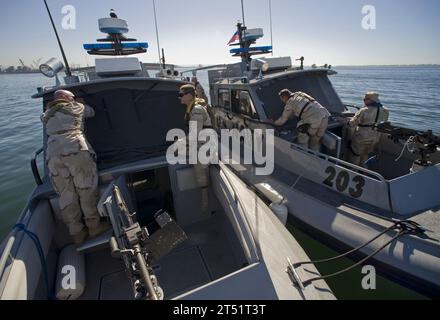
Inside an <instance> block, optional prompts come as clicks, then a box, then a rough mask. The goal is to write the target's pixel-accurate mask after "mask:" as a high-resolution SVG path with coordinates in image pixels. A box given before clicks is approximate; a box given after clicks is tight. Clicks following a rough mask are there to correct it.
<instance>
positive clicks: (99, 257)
mask: <svg viewBox="0 0 440 320" xmlns="http://www.w3.org/2000/svg"><path fill="white" fill-rule="evenodd" d="M185 232H186V233H187V236H188V240H187V241H186V242H185V243H184V244H182V245H181V246H180V247H178V248H177V249H175V250H174V251H173V252H172V253H170V254H169V255H167V256H166V257H164V258H163V259H161V260H160V261H159V263H157V264H155V265H154V266H153V269H154V270H155V273H156V276H157V277H158V279H159V282H160V285H161V287H162V289H163V290H164V293H165V298H166V299H172V298H173V297H177V296H178V295H180V294H182V293H183V292H185V291H188V290H191V289H194V288H197V287H199V286H202V285H204V284H207V283H209V282H211V281H213V280H216V279H219V278H221V277H223V276H225V275H227V274H229V273H232V272H234V271H236V270H238V269H240V268H242V267H244V264H243V261H244V256H238V255H239V253H238V252H237V246H240V245H239V243H238V240H237V239H236V237H235V235H234V232H233V229H232V227H231V225H230V223H229V221H228V220H227V217H226V216H225V215H224V214H221V213H217V214H215V215H214V216H212V217H211V218H210V219H208V220H206V221H203V222H199V223H196V224H194V225H191V226H189V227H187V228H185ZM234 248H235V250H234ZM86 278H87V288H86V291H85V293H84V294H83V295H82V296H81V299H83V300H90V299H92V300H95V299H98V300H115V299H116V300H132V299H133V293H132V287H131V283H130V280H129V278H128V277H127V274H126V272H125V268H124V264H123V261H122V260H116V259H113V258H112V257H111V256H110V250H109V248H106V249H104V250H100V251H97V252H91V253H88V254H87V255H86Z"/></svg>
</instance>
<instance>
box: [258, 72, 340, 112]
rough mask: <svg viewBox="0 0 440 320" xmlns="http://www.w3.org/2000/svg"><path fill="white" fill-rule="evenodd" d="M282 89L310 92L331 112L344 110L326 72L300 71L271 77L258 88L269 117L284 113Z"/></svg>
mask: <svg viewBox="0 0 440 320" xmlns="http://www.w3.org/2000/svg"><path fill="white" fill-rule="evenodd" d="M282 89H289V90H290V91H292V92H295V91H303V92H305V93H308V94H309V95H311V96H312V97H314V98H315V99H316V100H317V101H318V102H319V103H321V104H322V105H323V106H324V107H326V108H327V109H328V110H329V111H330V112H331V113H336V114H338V113H342V112H343V111H344V106H343V104H342V102H341V99H340V98H339V96H338V95H337V93H336V91H335V89H334V88H333V86H332V84H331V83H330V80H329V79H328V77H327V74H326V73H324V72H322V73H318V72H313V73H300V74H292V75H290V76H289V77H282V78H278V79H277V78H275V79H271V80H270V81H269V82H266V83H265V84H262V85H261V86H260V88H258V90H257V94H258V96H259V98H260V100H261V101H262V102H263V103H264V110H265V112H266V115H267V117H268V118H269V119H277V118H279V117H280V116H281V114H282V113H283V110H284V104H283V103H282V102H281V100H280V98H279V96H278V93H279V92H280V91H281V90H282Z"/></svg>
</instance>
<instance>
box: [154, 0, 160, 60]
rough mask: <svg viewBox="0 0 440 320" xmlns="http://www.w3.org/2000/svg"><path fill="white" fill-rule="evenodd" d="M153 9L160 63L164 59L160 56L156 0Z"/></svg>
mask: <svg viewBox="0 0 440 320" xmlns="http://www.w3.org/2000/svg"><path fill="white" fill-rule="evenodd" d="M153 11H154V24H155V26H156V40H157V54H158V56H159V63H160V62H161V60H162V59H161V56H160V42H159V30H158V28H157V16H156V1H154V0H153Z"/></svg>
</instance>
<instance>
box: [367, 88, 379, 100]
mask: <svg viewBox="0 0 440 320" xmlns="http://www.w3.org/2000/svg"><path fill="white" fill-rule="evenodd" d="M364 99H368V100H371V101H374V102H380V99H379V94H378V93H377V92H373V91H370V92H367V93H366V94H365V96H364Z"/></svg>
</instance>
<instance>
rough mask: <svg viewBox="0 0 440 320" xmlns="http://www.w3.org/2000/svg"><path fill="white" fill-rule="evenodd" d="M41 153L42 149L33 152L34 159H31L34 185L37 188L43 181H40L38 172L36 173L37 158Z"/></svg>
mask: <svg viewBox="0 0 440 320" xmlns="http://www.w3.org/2000/svg"><path fill="white" fill-rule="evenodd" d="M43 151H44V149H43V148H41V149H39V150H38V151H37V152H35V154H34V157H33V158H32V159H31V169H32V174H33V175H34V179H35V183H36V184H37V185H38V186H41V185H42V184H43V180H41V176H40V172H39V171H38V166H37V157H38V155H39V154H40V153H42V152H43Z"/></svg>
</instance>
